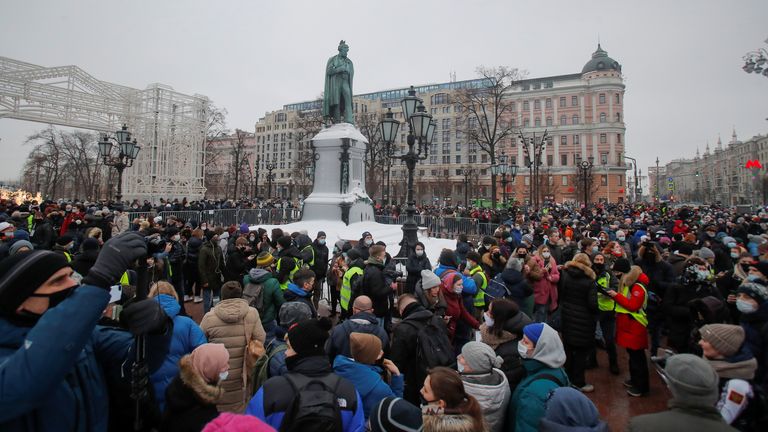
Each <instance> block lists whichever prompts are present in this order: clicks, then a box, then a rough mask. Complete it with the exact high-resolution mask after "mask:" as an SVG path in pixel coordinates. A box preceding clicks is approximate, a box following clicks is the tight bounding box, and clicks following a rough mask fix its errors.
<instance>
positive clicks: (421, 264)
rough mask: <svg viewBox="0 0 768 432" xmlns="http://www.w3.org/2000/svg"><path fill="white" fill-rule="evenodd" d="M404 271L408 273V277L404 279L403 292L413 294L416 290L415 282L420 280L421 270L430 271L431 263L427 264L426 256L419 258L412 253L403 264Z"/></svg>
mask: <svg viewBox="0 0 768 432" xmlns="http://www.w3.org/2000/svg"><path fill="white" fill-rule="evenodd" d="M405 270H407V271H408V277H407V278H406V279H405V292H407V293H413V292H414V291H415V288H416V282H418V281H420V280H421V271H422V270H432V263H430V262H429V258H427V254H423V255H421V256H420V257H419V256H416V254H415V253H412V254H411V255H410V256H409V257H408V261H406V262H405Z"/></svg>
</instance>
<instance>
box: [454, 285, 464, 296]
mask: <svg viewBox="0 0 768 432" xmlns="http://www.w3.org/2000/svg"><path fill="white" fill-rule="evenodd" d="M463 290H464V287H461V286H458V285H454V287H453V292H454V293H455V294H461V291H463Z"/></svg>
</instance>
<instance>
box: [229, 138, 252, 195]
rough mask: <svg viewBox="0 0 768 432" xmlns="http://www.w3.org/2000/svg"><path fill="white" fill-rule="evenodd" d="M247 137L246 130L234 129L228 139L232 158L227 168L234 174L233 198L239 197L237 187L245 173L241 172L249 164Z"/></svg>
mask: <svg viewBox="0 0 768 432" xmlns="http://www.w3.org/2000/svg"><path fill="white" fill-rule="evenodd" d="M247 137H248V132H246V131H243V130H240V129H235V135H234V136H233V138H234V139H232V140H231V141H230V149H229V152H230V155H231V156H232V159H231V161H230V164H229V170H230V172H231V173H232V176H234V179H233V180H234V181H233V186H234V190H233V192H232V198H233V199H239V198H240V195H238V191H239V187H240V180H241V179H243V178H245V176H246V174H245V173H243V171H244V170H245V168H247V167H248V166H249V164H248V157H249V153H248V148H247V146H246V143H245V140H246V138H247Z"/></svg>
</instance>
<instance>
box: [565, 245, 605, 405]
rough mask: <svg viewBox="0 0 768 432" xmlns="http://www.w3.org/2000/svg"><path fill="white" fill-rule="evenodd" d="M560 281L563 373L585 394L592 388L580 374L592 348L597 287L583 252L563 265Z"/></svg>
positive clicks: (582, 372) (587, 258) (593, 343)
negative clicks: (563, 347) (564, 355)
mask: <svg viewBox="0 0 768 432" xmlns="http://www.w3.org/2000/svg"><path fill="white" fill-rule="evenodd" d="M561 276H562V277H561V278H560V308H561V318H562V330H563V344H564V345H565V352H566V355H567V357H568V361H567V362H566V363H565V370H566V372H567V373H568V377H569V378H570V380H571V382H572V383H573V385H574V386H576V387H577V388H579V389H580V390H581V391H583V392H585V393H588V392H591V391H594V389H595V388H594V386H592V385H591V384H587V383H586V381H585V378H584V371H585V370H586V367H587V359H588V357H589V355H590V354H591V352H592V349H593V348H594V345H595V322H597V313H598V307H597V285H596V284H595V277H596V276H595V272H594V271H593V270H592V262H591V261H590V259H589V256H588V255H587V254H585V253H577V254H576V256H574V257H573V260H572V261H568V262H567V263H565V265H564V266H563V272H562V273H561Z"/></svg>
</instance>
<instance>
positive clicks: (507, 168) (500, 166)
mask: <svg viewBox="0 0 768 432" xmlns="http://www.w3.org/2000/svg"><path fill="white" fill-rule="evenodd" d="M491 172H493V174H494V175H499V174H501V188H502V194H501V196H502V202H503V207H507V206H508V204H507V184H509V183H510V181H509V180H507V174H509V175H510V176H511V177H512V180H511V181H513V182H514V181H515V177H517V164H512V165H507V155H506V154H504V151H502V152H501V156H499V163H497V164H496V165H493V166H492V167H491Z"/></svg>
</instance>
